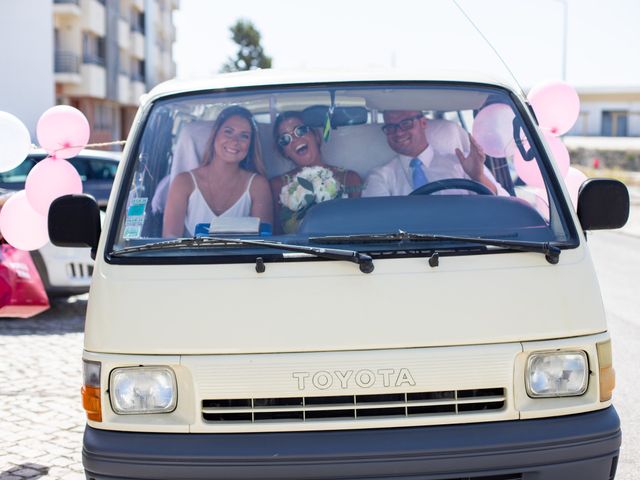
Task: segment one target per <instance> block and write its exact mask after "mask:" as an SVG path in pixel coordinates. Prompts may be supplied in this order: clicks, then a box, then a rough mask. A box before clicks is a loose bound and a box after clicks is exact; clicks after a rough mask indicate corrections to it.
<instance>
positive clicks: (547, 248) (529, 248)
mask: <svg viewBox="0 0 640 480" xmlns="http://www.w3.org/2000/svg"><path fill="white" fill-rule="evenodd" d="M405 241H409V242H421V241H427V242H428V241H439V242H442V241H445V242H466V243H476V244H480V245H490V246H494V247H503V248H507V249H509V250H518V251H521V252H534V253H542V254H543V255H544V256H545V258H546V259H547V261H548V262H549V263H551V264H553V265H555V264H556V263H558V261H559V260H560V252H561V250H560V248H559V247H557V246H555V245H552V244H551V243H549V242H528V241H524V240H501V239H499V238H483V237H462V236H455V235H437V234H430V233H411V232H405V231H403V230H398V232H395V233H382V234H363V235H333V236H332V235H327V236H323V237H311V238H309V242H310V243H320V244H323V243H326V244H340V243H387V242H405Z"/></svg>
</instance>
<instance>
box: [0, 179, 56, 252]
mask: <svg viewBox="0 0 640 480" xmlns="http://www.w3.org/2000/svg"><path fill="white" fill-rule="evenodd" d="M0 232H2V235H3V236H4V238H5V239H6V240H7V242H9V244H10V245H12V246H14V247H15V248H17V249H19V250H37V249H38V248H40V247H43V246H44V245H45V244H46V243H47V242H48V241H49V230H48V225H47V217H45V216H44V215H40V214H39V213H38V212H36V211H35V210H34V209H33V208H31V204H30V203H29V200H27V195H26V193H25V191H24V190H20V191H19V192H18V193H16V194H14V195H12V196H11V197H10V198H9V199H8V200H7V203H5V204H4V207H2V210H0Z"/></svg>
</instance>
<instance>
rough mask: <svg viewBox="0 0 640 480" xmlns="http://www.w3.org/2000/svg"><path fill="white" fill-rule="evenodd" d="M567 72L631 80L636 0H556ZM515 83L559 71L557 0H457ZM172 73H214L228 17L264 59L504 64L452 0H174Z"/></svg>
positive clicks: (638, 39) (605, 82)
mask: <svg viewBox="0 0 640 480" xmlns="http://www.w3.org/2000/svg"><path fill="white" fill-rule="evenodd" d="M566 2H567V5H568V29H567V81H568V82H569V83H571V84H573V85H575V86H623V85H624V86H640V62H638V60H637V52H638V49H639V47H640V27H638V20H640V1H639V0H606V1H605V0H566ZM458 4H459V5H460V6H461V7H462V8H463V9H464V11H465V12H466V13H467V14H468V15H469V16H470V17H471V18H472V20H473V21H474V23H475V24H476V25H477V26H478V27H479V28H480V30H481V31H482V32H483V34H484V35H485V36H486V37H487V38H488V40H489V41H490V42H491V44H492V45H493V46H494V47H495V48H496V49H497V50H498V52H499V53H500V55H501V56H502V57H503V59H504V60H505V62H506V63H507V65H508V66H509V68H510V69H511V70H512V71H513V73H514V74H515V76H516V77H517V79H518V81H519V82H520V83H521V84H522V85H523V86H525V87H527V86H532V85H534V84H536V83H538V82H541V81H545V80H549V79H560V78H561V76H562V45H563V3H562V1H561V0H458ZM174 15H175V16H174V22H175V25H176V29H177V37H178V38H177V41H176V44H175V46H174V59H175V60H176V63H177V67H178V71H177V74H178V77H182V78H189V77H198V76H205V75H209V74H213V73H216V72H217V71H218V70H219V68H220V66H221V65H222V63H224V61H225V60H226V58H227V57H228V56H230V55H233V53H234V51H235V44H234V43H233V42H232V41H231V40H230V34H229V30H228V28H229V26H230V25H231V24H233V23H234V22H235V21H236V20H237V19H238V18H246V19H249V20H251V21H252V22H253V23H254V24H255V25H256V27H257V28H258V30H259V31H260V32H261V34H262V44H263V47H264V48H265V51H266V52H267V54H269V55H270V56H272V57H273V66H274V67H277V68H284V69H298V68H316V67H317V68H354V67H364V68H366V67H399V68H409V67H411V66H416V65H417V66H418V67H420V68H422V69H423V68H427V67H429V66H435V67H437V68H468V69H473V70H483V71H486V72H489V73H494V74H497V75H500V76H503V77H506V76H508V72H507V71H506V69H505V68H504V67H503V66H502V65H501V63H500V61H499V60H498V58H497V56H496V55H495V54H494V52H493V51H492V49H491V48H490V47H489V46H488V45H487V44H486V43H485V42H484V40H483V39H482V38H481V37H480V36H479V34H478V33H477V32H476V31H475V30H474V28H473V27H472V26H471V25H470V23H469V22H468V21H467V19H466V18H465V17H464V16H463V14H462V13H461V12H460V11H459V10H458V8H457V7H456V5H455V3H454V2H453V1H452V0H393V1H390V0H386V1H384V0H383V1H380V0H376V1H372V0H317V1H314V2H304V1H300V0H277V1H275V0H271V1H267V0H241V1H238V2H222V1H217V0H216V1H213V0H181V2H180V9H179V10H178V11H176V12H175V14H174Z"/></svg>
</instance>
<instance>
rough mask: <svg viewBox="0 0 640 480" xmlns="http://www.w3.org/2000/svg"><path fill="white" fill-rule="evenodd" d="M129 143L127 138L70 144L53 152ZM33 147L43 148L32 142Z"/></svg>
mask: <svg viewBox="0 0 640 480" xmlns="http://www.w3.org/2000/svg"><path fill="white" fill-rule="evenodd" d="M126 143H127V141H126V140H115V141H113V142H101V143H88V144H86V145H69V146H66V147H62V148H57V149H56V150H54V151H53V152H52V153H53V155H55V154H56V152H59V151H61V150H69V149H71V148H89V147H98V148H99V147H109V146H111V145H125V144H126ZM31 148H32V149H37V148H42V147H39V146H38V145H36V144H34V143H32V144H31Z"/></svg>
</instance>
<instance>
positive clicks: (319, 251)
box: [111, 237, 373, 273]
mask: <svg viewBox="0 0 640 480" xmlns="http://www.w3.org/2000/svg"><path fill="white" fill-rule="evenodd" d="M215 245H252V246H257V247H265V248H274V249H280V250H287V251H289V252H299V253H305V254H308V255H314V256H316V257H319V258H328V259H330V260H346V261H348V262H352V263H357V264H358V266H359V267H360V271H361V272H362V273H371V272H373V259H372V258H371V256H369V255H367V254H365V253H360V252H357V251H355V250H343V249H338V248H323V247H312V246H307V245H292V244H289V243H282V242H270V241H267V240H248V239H244V238H223V237H192V238H179V239H177V240H163V241H160V242H153V243H146V244H144V245H136V246H133V247H126V248H123V249H121V250H118V251H117V252H112V253H111V255H114V256H120V255H125V254H128V253H134V252H145V251H150V250H167V249H191V248H198V247H210V246H215ZM260 262H261V260H260Z"/></svg>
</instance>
